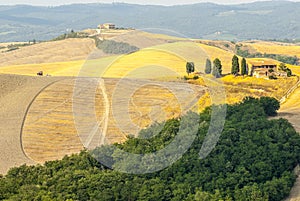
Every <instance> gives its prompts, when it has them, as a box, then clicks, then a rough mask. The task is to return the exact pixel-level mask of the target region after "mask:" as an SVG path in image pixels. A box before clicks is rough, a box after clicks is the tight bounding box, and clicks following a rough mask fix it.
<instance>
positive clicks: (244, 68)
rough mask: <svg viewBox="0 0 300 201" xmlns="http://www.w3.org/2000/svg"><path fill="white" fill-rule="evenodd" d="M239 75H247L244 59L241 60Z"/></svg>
mask: <svg viewBox="0 0 300 201" xmlns="http://www.w3.org/2000/svg"><path fill="white" fill-rule="evenodd" d="M241 74H242V75H247V61H246V59H245V58H243V59H242V65H241Z"/></svg>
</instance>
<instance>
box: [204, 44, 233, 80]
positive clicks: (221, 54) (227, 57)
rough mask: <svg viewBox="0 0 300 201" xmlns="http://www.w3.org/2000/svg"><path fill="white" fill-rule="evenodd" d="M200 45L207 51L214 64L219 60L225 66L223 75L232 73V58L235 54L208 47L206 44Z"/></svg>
mask: <svg viewBox="0 0 300 201" xmlns="http://www.w3.org/2000/svg"><path fill="white" fill-rule="evenodd" d="M199 45H200V47H202V48H203V49H204V50H205V51H206V53H207V55H208V56H209V58H210V59H211V61H212V62H213V60H214V59H215V58H219V59H220V60H221V62H222V65H223V74H227V73H230V72H231V65H232V57H233V56H234V54H233V53H231V52H228V51H226V50H223V49H220V48H217V47H213V46H208V45H204V44H199Z"/></svg>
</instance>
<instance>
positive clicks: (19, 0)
mask: <svg viewBox="0 0 300 201" xmlns="http://www.w3.org/2000/svg"><path fill="white" fill-rule="evenodd" d="M259 1H277V0H231V1H228V0H174V1H171V2H170V1H169V0H152V1H151V2H150V3H149V1H148V0H147V1H146V0H123V1H114V0H85V1H83V0H63V1H61V0H50V1H47V2H45V1H41V0H14V1H13V2H7V0H0V5H19V4H25V5H34V6H59V5H66V4H78V3H83V4H85V3H130V4H142V5H165V6H172V5H184V4H195V3H205V2H210V3H216V4H242V3H252V2H259ZM290 1H291V2H299V1H300V0H290Z"/></svg>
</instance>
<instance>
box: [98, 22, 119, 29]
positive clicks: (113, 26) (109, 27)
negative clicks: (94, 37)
mask: <svg viewBox="0 0 300 201" xmlns="http://www.w3.org/2000/svg"><path fill="white" fill-rule="evenodd" d="M98 28H99V29H116V25H115V24H113V23H105V24H100V25H99V26H98Z"/></svg>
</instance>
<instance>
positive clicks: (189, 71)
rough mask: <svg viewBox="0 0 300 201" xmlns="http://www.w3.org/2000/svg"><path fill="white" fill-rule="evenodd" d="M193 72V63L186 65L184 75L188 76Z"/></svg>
mask: <svg viewBox="0 0 300 201" xmlns="http://www.w3.org/2000/svg"><path fill="white" fill-rule="evenodd" d="M193 72H195V64H194V63H193V62H187V63H186V73H187V74H188V75H189V74H190V73H193Z"/></svg>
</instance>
